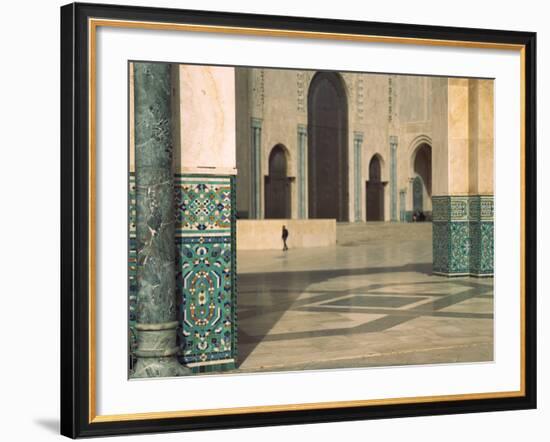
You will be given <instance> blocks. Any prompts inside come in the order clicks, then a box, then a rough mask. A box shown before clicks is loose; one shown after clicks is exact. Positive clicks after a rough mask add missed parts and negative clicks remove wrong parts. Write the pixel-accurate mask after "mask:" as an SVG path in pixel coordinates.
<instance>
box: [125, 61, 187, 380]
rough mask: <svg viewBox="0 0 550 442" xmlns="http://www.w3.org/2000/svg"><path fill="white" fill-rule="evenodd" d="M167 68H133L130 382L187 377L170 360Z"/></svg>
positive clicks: (173, 320) (173, 323)
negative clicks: (134, 334)
mask: <svg viewBox="0 0 550 442" xmlns="http://www.w3.org/2000/svg"><path fill="white" fill-rule="evenodd" d="M170 85H171V82H170V65H169V64H165V63H135V64H134V103H135V104H134V106H135V107H134V122H135V169H136V171H135V176H136V206H137V210H136V240H137V308H136V310H137V311H136V330H137V349H136V351H135V355H136V357H137V363H136V365H135V370H134V372H133V373H132V374H131V376H132V377H134V378H144V377H145V378H150V377H170V376H181V375H185V374H188V373H190V371H189V370H188V369H187V368H186V367H184V366H182V365H181V364H180V363H179V362H178V361H177V359H176V353H178V346H177V343H176V331H177V327H178V322H177V317H176V293H175V283H176V277H175V260H174V258H175V248H174V183H173V165H172V130H171V129H172V128H171V107H170Z"/></svg>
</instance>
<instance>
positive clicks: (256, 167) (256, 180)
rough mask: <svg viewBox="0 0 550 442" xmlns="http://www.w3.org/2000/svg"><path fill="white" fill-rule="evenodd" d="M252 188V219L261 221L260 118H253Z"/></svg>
mask: <svg viewBox="0 0 550 442" xmlns="http://www.w3.org/2000/svg"><path fill="white" fill-rule="evenodd" d="M251 125H252V131H251V133H252V140H251V142H252V161H251V166H252V171H251V177H252V187H251V189H250V193H251V195H252V210H251V214H252V218H254V219H260V218H261V217H262V196H261V192H262V168H261V159H262V149H261V146H262V120H261V119H260V118H252V121H251Z"/></svg>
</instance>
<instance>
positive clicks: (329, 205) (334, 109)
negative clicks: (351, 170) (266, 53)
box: [308, 72, 349, 221]
mask: <svg viewBox="0 0 550 442" xmlns="http://www.w3.org/2000/svg"><path fill="white" fill-rule="evenodd" d="M347 112H348V110H347V99H346V92H345V88H344V84H343V80H342V79H341V77H340V76H339V74H337V73H333V72H321V73H318V74H316V75H315V77H314V78H313V80H312V82H311V86H310V88H309V95H308V130H309V136H308V197H309V217H310V218H335V219H336V220H337V221H347V220H348V218H349V208H348V149H347V137H348V127H347V125H348V117H347Z"/></svg>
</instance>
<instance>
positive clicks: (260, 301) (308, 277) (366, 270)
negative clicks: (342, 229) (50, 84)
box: [237, 263, 432, 367]
mask: <svg viewBox="0 0 550 442" xmlns="http://www.w3.org/2000/svg"><path fill="white" fill-rule="evenodd" d="M392 272H394V273H398V272H399V273H402V272H407V273H411V272H412V273H420V274H424V275H431V274H432V264H431V263H409V264H405V265H403V266H391V267H363V268H351V269H334V270H306V271H289V272H269V273H268V272H265V273H239V275H238V287H239V301H238V302H237V312H238V313H237V315H238V318H239V321H243V320H246V319H251V318H253V317H255V316H258V315H262V318H264V321H263V322H261V323H257V324H255V326H254V336H250V335H248V334H247V333H246V332H245V331H244V330H243V327H242V325H241V327H239V331H238V345H239V351H238V358H237V367H239V366H240V365H241V364H242V363H243V362H244V361H245V360H246V359H247V358H248V356H249V355H250V354H251V353H252V352H253V351H254V349H255V348H256V347H257V345H258V344H259V343H260V342H262V340H264V339H265V337H266V336H267V335H268V334H269V332H270V331H271V330H272V329H273V327H274V326H275V324H277V322H279V320H280V319H281V317H282V316H283V315H284V314H285V312H287V311H288V310H289V309H290V308H291V307H298V306H300V305H301V304H304V303H308V304H309V303H312V302H320V301H324V300H328V299H331V298H333V297H334V296H335V295H338V294H339V291H338V290H330V292H329V293H327V291H326V290H323V291H322V292H321V293H318V294H317V295H312V297H311V298H308V299H307V300H298V298H299V297H300V295H301V294H302V293H304V292H307V290H306V289H307V288H308V287H309V286H311V285H313V284H319V283H322V282H326V281H328V280H330V279H334V278H338V277H343V276H366V275H372V274H379V273H392ZM348 292H349V289H348V288H345V289H343V290H342V291H341V293H342V294H347V293H348ZM315 293H317V292H315ZM241 323H242V322H241ZM328 333H335V332H334V331H332V332H328Z"/></svg>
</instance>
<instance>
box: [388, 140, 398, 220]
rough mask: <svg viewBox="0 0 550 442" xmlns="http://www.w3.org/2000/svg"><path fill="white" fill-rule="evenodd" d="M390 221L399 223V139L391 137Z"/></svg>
mask: <svg viewBox="0 0 550 442" xmlns="http://www.w3.org/2000/svg"><path fill="white" fill-rule="evenodd" d="M390 198H391V203H390V219H391V221H392V222H397V137H396V136H390Z"/></svg>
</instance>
